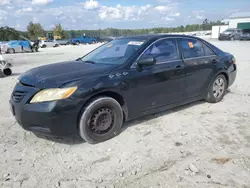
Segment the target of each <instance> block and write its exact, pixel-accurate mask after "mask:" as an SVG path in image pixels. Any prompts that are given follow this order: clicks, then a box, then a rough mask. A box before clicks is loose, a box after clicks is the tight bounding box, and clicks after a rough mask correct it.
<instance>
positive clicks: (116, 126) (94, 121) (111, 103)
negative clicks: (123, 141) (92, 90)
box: [79, 96, 123, 144]
mask: <svg viewBox="0 0 250 188" xmlns="http://www.w3.org/2000/svg"><path fill="white" fill-rule="evenodd" d="M122 124H123V111H122V108H121V105H120V104H119V103H118V102H117V101H116V100H115V99H113V98H110V97H105V96H104V97H98V98H95V99H93V100H92V101H91V102H90V103H89V104H88V105H87V106H86V107H85V108H84V109H83V113H82V115H81V116H80V122H79V134H80V136H81V137H82V138H83V139H84V140H85V141H87V142H88V143H90V144H96V143H99V142H103V141H106V140H108V139H110V138H113V137H114V136H116V135H117V134H119V132H120V129H121V126H122Z"/></svg>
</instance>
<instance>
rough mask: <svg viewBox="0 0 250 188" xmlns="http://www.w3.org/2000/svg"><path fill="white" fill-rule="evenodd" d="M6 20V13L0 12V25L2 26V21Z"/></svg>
mask: <svg viewBox="0 0 250 188" xmlns="http://www.w3.org/2000/svg"><path fill="white" fill-rule="evenodd" d="M6 19H7V12H6V11H4V10H0V24H2V23H3V21H4V20H6Z"/></svg>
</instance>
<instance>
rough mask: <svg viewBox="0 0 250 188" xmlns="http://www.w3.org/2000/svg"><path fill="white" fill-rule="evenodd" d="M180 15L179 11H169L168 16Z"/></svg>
mask: <svg viewBox="0 0 250 188" xmlns="http://www.w3.org/2000/svg"><path fill="white" fill-rule="evenodd" d="M180 15H181V13H179V12H171V13H170V14H169V15H168V16H171V17H179V16H180Z"/></svg>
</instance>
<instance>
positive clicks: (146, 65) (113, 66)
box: [10, 35, 237, 143]
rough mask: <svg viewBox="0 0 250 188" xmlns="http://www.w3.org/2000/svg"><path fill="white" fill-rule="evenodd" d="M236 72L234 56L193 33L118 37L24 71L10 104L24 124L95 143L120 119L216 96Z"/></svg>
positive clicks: (42, 131)
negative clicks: (65, 59) (73, 57)
mask: <svg viewBox="0 0 250 188" xmlns="http://www.w3.org/2000/svg"><path fill="white" fill-rule="evenodd" d="M236 73H237V66H236V61H235V58H234V56H233V55H231V54H229V53H227V52H224V51H222V50H220V49H218V48H217V47H215V46H214V45H212V44H210V43H208V42H207V41H205V40H203V39H200V38H197V37H192V36H185V35H149V36H134V37H125V38H118V39H115V40H113V41H111V42H109V43H107V44H104V45H102V46H101V47H99V48H97V49H95V50H94V51H92V52H90V53H88V54H87V55H85V56H83V57H80V58H78V59H77V60H74V61H70V62H63V63H55V64H50V65H44V66H42V67H38V68H35V69H32V70H29V71H28V72H26V73H24V74H23V75H21V76H20V78H19V81H18V83H17V84H16V86H15V88H14V90H13V93H12V95H11V99H10V104H11V108H10V109H12V113H13V115H14V116H15V118H16V120H17V122H18V123H19V124H20V125H22V127H23V128H24V129H26V130H29V131H32V132H36V133H40V134H45V135H46V134H47V135H57V136H66V135H76V134H79V135H80V136H81V138H82V139H84V140H86V141H87V142H89V143H98V142H102V141H105V140H107V139H110V138H112V137H114V136H116V135H117V134H119V132H120V130H121V127H122V125H123V123H124V122H125V121H129V120H132V119H135V118H137V117H140V116H145V115H148V114H152V113H156V112H159V111H163V110H166V109H170V108H173V107H176V106H180V105H183V104H187V103H190V102H194V101H197V100H202V99H204V100H206V101H207V102H209V103H217V102H219V101H221V100H222V99H223V97H224V95H225V93H226V90H227V88H229V87H230V86H231V85H232V84H233V83H234V81H235V78H236ZM226 102H229V103H230V100H228V101H226Z"/></svg>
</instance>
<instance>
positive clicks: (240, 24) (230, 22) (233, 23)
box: [211, 12, 250, 39]
mask: <svg viewBox="0 0 250 188" xmlns="http://www.w3.org/2000/svg"><path fill="white" fill-rule="evenodd" d="M222 22H223V23H225V24H226V25H218V26H213V28H212V35H211V38H213V39H217V38H218V37H219V35H220V33H222V32H223V31H225V30H227V29H236V28H238V29H243V30H247V31H250V12H239V13H235V14H232V15H231V16H230V17H229V19H224V20H222Z"/></svg>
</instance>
